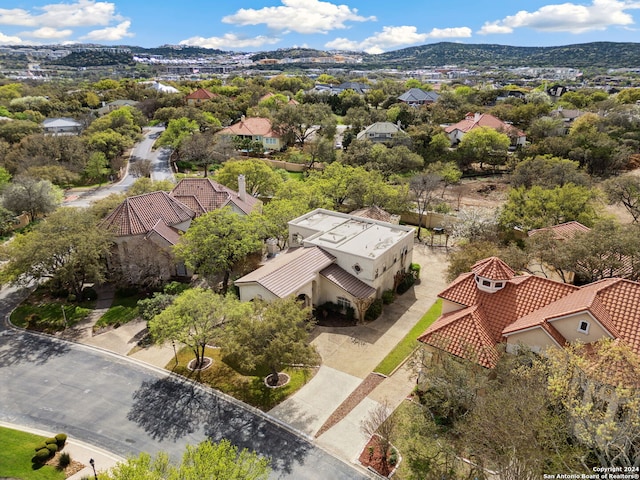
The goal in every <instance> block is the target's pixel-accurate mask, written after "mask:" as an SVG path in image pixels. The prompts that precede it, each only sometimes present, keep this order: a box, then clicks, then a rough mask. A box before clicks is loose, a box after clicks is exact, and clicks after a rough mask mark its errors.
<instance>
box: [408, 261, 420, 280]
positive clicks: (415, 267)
mask: <svg viewBox="0 0 640 480" xmlns="http://www.w3.org/2000/svg"><path fill="white" fill-rule="evenodd" d="M409 272H410V273H411V275H413V278H415V279H416V280H418V279H419V278H420V264H419V263H412V264H411V265H410V266H409Z"/></svg>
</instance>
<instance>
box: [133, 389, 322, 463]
mask: <svg viewBox="0 0 640 480" xmlns="http://www.w3.org/2000/svg"><path fill="white" fill-rule="evenodd" d="M133 399H134V402H133V406H132V408H131V410H130V411H129V413H128V415H127V418H128V419H129V420H131V421H133V422H135V423H136V424H138V425H139V426H140V427H141V428H143V429H144V430H145V431H146V432H147V433H148V434H149V435H150V436H151V437H152V438H153V439H155V440H158V441H163V440H173V441H175V440H177V439H179V438H182V437H184V436H187V435H190V434H193V433H195V432H196V431H197V430H199V429H200V428H203V429H204V433H205V435H206V436H207V437H209V438H211V440H213V441H219V440H221V439H223V438H226V439H228V440H229V441H231V442H232V443H233V444H235V445H237V446H238V447H240V448H248V449H251V450H255V451H256V452H258V453H259V454H261V455H264V456H267V457H270V458H271V459H272V468H273V469H274V470H278V471H282V472H286V473H289V472H291V469H292V466H293V465H294V463H295V462H297V463H300V464H302V463H303V462H304V459H305V457H306V456H307V453H308V451H309V449H312V448H313V446H312V445H311V444H310V443H309V442H308V441H306V440H305V439H304V438H303V437H300V436H298V435H296V434H295V433H293V432H291V431H289V430H287V429H285V428H283V427H282V426H280V425H278V424H277V423H275V422H273V421H271V420H270V419H269V418H268V417H266V416H265V415H263V414H260V413H259V412H258V411H256V410H253V409H250V408H248V407H246V406H243V405H242V404H240V403H236V402H232V401H229V400H227V399H226V398H223V397H222V396H221V395H219V394H217V393H215V392H212V391H210V390H208V389H204V388H201V387H200V386H198V385H196V384H195V383H192V382H189V381H183V380H181V379H176V378H164V379H160V380H155V381H147V382H144V383H143V384H142V386H141V388H140V389H138V390H137V391H136V392H135V393H134V396H133Z"/></svg>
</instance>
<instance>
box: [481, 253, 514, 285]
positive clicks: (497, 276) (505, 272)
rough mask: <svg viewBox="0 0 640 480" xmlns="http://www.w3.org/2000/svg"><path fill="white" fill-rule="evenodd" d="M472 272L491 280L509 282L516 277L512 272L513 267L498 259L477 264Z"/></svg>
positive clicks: (490, 259) (491, 258)
mask: <svg viewBox="0 0 640 480" xmlns="http://www.w3.org/2000/svg"><path fill="white" fill-rule="evenodd" d="M471 271H472V272H473V273H475V274H476V275H478V276H479V277H484V278H488V279H490V280H509V279H511V278H513V277H515V276H516V273H515V272H514V271H513V270H511V267H509V265H507V264H506V263H504V262H503V261H502V260H500V259H499V258H498V257H489V258H485V259H484V260H480V261H479V262H476V263H475V264H474V265H473V266H472V267H471Z"/></svg>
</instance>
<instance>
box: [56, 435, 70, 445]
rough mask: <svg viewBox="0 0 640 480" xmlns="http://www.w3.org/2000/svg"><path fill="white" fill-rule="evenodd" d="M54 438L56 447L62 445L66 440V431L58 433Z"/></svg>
mask: <svg viewBox="0 0 640 480" xmlns="http://www.w3.org/2000/svg"><path fill="white" fill-rule="evenodd" d="M55 438H56V442H57V444H58V447H63V446H64V444H65V442H66V441H67V434H66V433H58V434H57V435H56V437H55Z"/></svg>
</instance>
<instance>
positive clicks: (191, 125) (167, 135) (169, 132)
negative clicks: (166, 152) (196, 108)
mask: <svg viewBox="0 0 640 480" xmlns="http://www.w3.org/2000/svg"><path fill="white" fill-rule="evenodd" d="M199 129H200V127H199V126H198V123H197V122H196V121H195V120H189V119H188V118H185V117H181V118H175V119H172V120H169V124H168V125H167V128H166V129H165V131H164V132H162V134H161V135H160V138H158V140H157V141H156V145H157V146H159V147H171V148H173V149H174V150H179V149H180V146H181V145H182V143H183V142H184V141H185V140H186V139H188V138H189V137H190V136H191V135H193V134H194V133H195V132H197V131H199Z"/></svg>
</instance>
